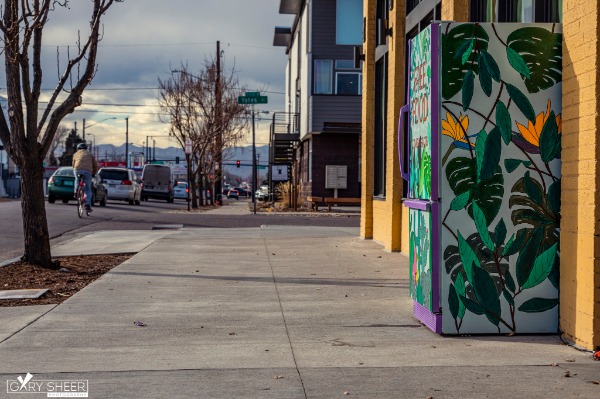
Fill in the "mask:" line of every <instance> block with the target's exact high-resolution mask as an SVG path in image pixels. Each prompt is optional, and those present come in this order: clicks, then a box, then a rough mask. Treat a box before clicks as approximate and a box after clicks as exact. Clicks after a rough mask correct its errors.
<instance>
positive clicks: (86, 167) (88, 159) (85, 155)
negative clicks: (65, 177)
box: [73, 143, 98, 212]
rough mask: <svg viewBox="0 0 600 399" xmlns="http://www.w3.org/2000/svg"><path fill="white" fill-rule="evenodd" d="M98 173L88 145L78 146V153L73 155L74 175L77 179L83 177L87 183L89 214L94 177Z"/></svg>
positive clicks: (86, 195) (87, 209)
mask: <svg viewBox="0 0 600 399" xmlns="http://www.w3.org/2000/svg"><path fill="white" fill-rule="evenodd" d="M97 172H98V163H97V162H96V159H95V158H94V156H93V155H92V153H91V152H89V151H88V149H87V144H85V143H79V144H77V152H76V153H75V155H73V173H75V179H77V178H78V176H79V175H83V181H84V183H85V190H84V192H85V210H86V211H87V212H91V211H92V177H93V176H95V175H96V173H97Z"/></svg>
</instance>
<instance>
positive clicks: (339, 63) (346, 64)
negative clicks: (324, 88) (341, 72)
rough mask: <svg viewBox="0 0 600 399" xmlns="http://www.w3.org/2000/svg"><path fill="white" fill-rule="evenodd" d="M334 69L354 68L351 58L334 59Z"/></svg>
mask: <svg viewBox="0 0 600 399" xmlns="http://www.w3.org/2000/svg"><path fill="white" fill-rule="evenodd" d="M335 69H356V68H354V61H353V60H336V61H335Z"/></svg>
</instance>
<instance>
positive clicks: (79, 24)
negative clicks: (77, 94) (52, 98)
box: [0, 0, 293, 147]
mask: <svg viewBox="0 0 600 399" xmlns="http://www.w3.org/2000/svg"><path fill="white" fill-rule="evenodd" d="M90 4H91V2H90V1H82V0H71V1H70V9H68V10H67V9H64V8H60V7H59V8H57V10H56V11H54V12H53V13H51V15H50V19H51V21H50V22H49V23H48V25H47V29H46V30H45V39H44V40H45V43H44V44H45V46H44V54H45V56H46V58H45V62H44V79H45V81H44V85H43V87H44V88H46V89H51V88H52V87H53V85H54V82H55V79H56V76H57V68H56V46H61V47H60V49H61V52H62V53H63V54H64V53H65V51H66V46H67V45H71V46H73V45H74V44H75V42H76V39H77V30H78V29H81V32H82V36H83V35H84V34H85V33H86V32H88V30H89V29H88V27H89V16H90ZM278 11H279V0H168V1H165V0H125V1H124V2H123V3H116V4H114V5H113V6H112V8H111V9H110V10H109V11H108V13H107V14H106V15H105V17H104V18H103V22H104V38H103V40H102V42H101V44H100V48H99V51H98V65H99V69H98V73H97V74H96V76H95V78H94V80H93V82H92V84H91V85H90V86H88V89H87V90H86V91H85V92H84V95H83V104H84V106H82V107H80V108H78V110H76V111H75V112H74V113H73V114H72V115H69V116H68V117H67V118H66V119H65V120H64V124H65V125H66V126H68V127H69V128H72V127H73V122H74V121H77V128H78V130H79V132H81V126H82V123H83V119H84V118H85V119H86V126H90V125H92V124H94V123H95V122H99V121H102V120H104V119H106V118H113V117H114V118H117V119H115V120H108V121H105V122H103V123H100V124H98V125H96V126H93V127H91V126H90V127H86V134H89V133H91V134H93V135H94V136H95V139H96V144H100V143H113V144H116V145H120V144H123V143H124V142H125V118H126V117H129V141H130V142H132V143H135V144H136V145H141V143H142V142H144V143H145V141H146V136H147V135H156V136H160V135H166V134H167V133H168V126H167V125H165V124H164V123H160V122H159V118H158V115H157V113H158V107H157V104H158V103H157V98H158V90H157V86H158V83H157V81H158V78H159V77H160V78H161V79H167V78H168V77H169V76H170V71H171V70H172V69H178V68H179V66H180V65H181V64H182V63H184V64H187V66H188V68H189V70H190V71H191V72H194V71H199V70H200V68H201V66H202V63H203V61H204V59H205V58H207V57H209V56H214V55H215V54H216V42H217V40H219V41H220V42H221V49H222V50H223V58H222V60H223V67H224V68H225V69H229V68H231V67H233V66H234V64H235V67H236V69H237V70H238V78H239V80H240V83H241V85H246V86H247V87H248V88H249V89H257V88H266V89H263V94H264V95H268V97H269V104H268V105H266V106H261V109H263V110H269V111H281V110H283V108H284V107H283V98H284V96H283V94H282V93H283V92H284V91H285V89H284V82H285V64H286V60H287V56H286V55H285V48H283V47H273V32H274V27H275V26H290V25H291V23H292V21H293V16H291V15H280V14H279V13H278ZM2 64H3V63H2ZM2 67H3V66H2ZM2 72H4V70H3V68H2ZM0 87H4V88H5V87H6V82H5V78H4V73H2V74H1V75H0ZM265 90H266V91H269V93H266V92H265ZM44 93H45V94H46V95H48V94H49V93H50V92H49V91H45V92H44ZM0 94H1V95H4V96H5V95H6V91H5V89H4V90H2V89H0ZM93 111H97V112H93ZM259 131H260V133H259V135H258V136H257V144H266V143H267V142H268V134H267V133H266V131H268V122H262V123H261V125H260V126H259ZM86 138H88V137H86ZM89 139H90V140H93V138H92V136H89ZM250 141H251V136H250V132H249V133H248V142H250ZM156 145H157V146H161V147H166V146H168V145H176V144H175V142H174V141H171V142H169V141H168V139H166V138H162V139H159V138H157V144H156Z"/></svg>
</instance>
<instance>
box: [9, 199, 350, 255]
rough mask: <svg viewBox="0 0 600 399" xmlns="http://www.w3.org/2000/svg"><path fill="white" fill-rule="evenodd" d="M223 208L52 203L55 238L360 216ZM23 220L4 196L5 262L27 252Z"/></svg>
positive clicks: (235, 204) (339, 222)
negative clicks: (87, 207)
mask: <svg viewBox="0 0 600 399" xmlns="http://www.w3.org/2000/svg"><path fill="white" fill-rule="evenodd" d="M226 201H228V202H226V203H225V205H224V208H223V210H228V209H231V210H232V212H231V214H227V212H219V214H211V213H210V212H197V213H191V214H190V213H188V212H186V210H187V203H186V202H185V201H183V200H175V203H173V204H168V203H166V202H165V201H153V200H150V201H145V202H142V204H141V205H140V206H135V205H128V204H127V203H126V202H117V201H109V202H108V205H107V206H106V207H99V206H96V207H95V208H94V212H93V213H92V214H91V215H90V216H89V217H86V216H84V217H83V218H79V217H77V211H76V208H75V204H74V202H71V203H69V204H63V203H54V204H48V203H46V214H47V218H48V229H49V232H50V239H51V242H52V243H53V244H55V243H58V242H60V241H64V240H68V239H70V238H72V237H73V236H74V235H76V234H79V233H85V232H92V231H106V230H151V229H152V228H153V227H154V226H157V225H163V224H180V225H183V226H184V227H209V228H243V227H258V226H261V225H265V224H270V225H290V226H334V227H358V226H359V224H360V219H359V218H358V217H356V216H354V217H323V216H314V215H311V214H306V215H282V214H270V215H268V214H265V213H257V214H256V215H253V214H244V215H241V214H240V212H239V211H238V212H234V210H235V209H238V210H239V207H246V206H248V205H249V202H248V200H239V201H236V200H226ZM22 253H23V223H22V216H21V203H20V201H18V200H13V201H4V202H0V263H1V262H3V261H6V260H8V259H12V258H15V257H18V256H20V255H22Z"/></svg>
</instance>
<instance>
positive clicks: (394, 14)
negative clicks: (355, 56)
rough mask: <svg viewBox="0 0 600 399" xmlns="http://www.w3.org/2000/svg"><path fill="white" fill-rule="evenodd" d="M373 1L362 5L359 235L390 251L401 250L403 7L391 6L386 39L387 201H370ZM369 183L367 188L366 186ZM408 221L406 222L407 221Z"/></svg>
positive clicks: (400, 4)
mask: <svg viewBox="0 0 600 399" xmlns="http://www.w3.org/2000/svg"><path fill="white" fill-rule="evenodd" d="M375 6H376V2H375V1H365V2H364V15H365V16H366V17H367V30H366V37H367V38H368V39H367V41H366V43H364V45H363V52H364V53H365V54H366V63H365V65H364V66H363V93H364V94H363V124H362V126H363V127H362V129H363V132H362V134H363V137H362V142H363V148H362V156H363V165H364V167H363V170H362V178H363V180H362V181H363V192H362V212H361V229H360V234H361V237H363V238H372V239H373V240H375V241H378V242H380V243H382V245H383V246H384V247H385V249H387V250H390V251H399V250H401V232H402V227H403V225H402V220H403V219H402V215H403V212H404V210H403V207H402V179H401V177H400V169H399V163H398V153H397V148H398V145H397V142H398V138H397V127H398V115H399V111H400V107H402V106H403V105H404V99H405V94H404V21H405V10H406V5H405V2H404V1H403V0H401V1H396V2H394V7H393V9H392V10H390V14H389V20H390V22H389V26H390V27H391V28H392V30H393V34H392V36H391V37H390V38H389V39H388V49H389V50H388V119H387V152H386V165H387V169H386V198H385V199H382V200H379V199H375V200H373V196H372V193H373V184H372V176H373V128H374V90H373V87H375V76H374V75H375V69H374V65H375V58H374V57H375ZM366 182H369V184H365V183H366ZM406 220H408V219H406Z"/></svg>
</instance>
